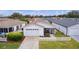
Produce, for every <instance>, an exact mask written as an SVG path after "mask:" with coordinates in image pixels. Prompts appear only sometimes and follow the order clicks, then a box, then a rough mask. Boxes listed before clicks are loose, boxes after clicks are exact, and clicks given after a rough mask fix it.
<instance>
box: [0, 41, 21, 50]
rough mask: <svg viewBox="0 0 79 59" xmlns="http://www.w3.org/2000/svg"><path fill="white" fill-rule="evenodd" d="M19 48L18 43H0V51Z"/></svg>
mask: <svg viewBox="0 0 79 59" xmlns="http://www.w3.org/2000/svg"><path fill="white" fill-rule="evenodd" d="M19 46H20V42H11V41H9V42H0V49H17V48H19Z"/></svg>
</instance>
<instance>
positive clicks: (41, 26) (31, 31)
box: [24, 18, 54, 36]
mask: <svg viewBox="0 0 79 59" xmlns="http://www.w3.org/2000/svg"><path fill="white" fill-rule="evenodd" d="M36 19H37V18H36ZM53 30H54V28H53V26H52V25H50V24H48V23H45V22H43V20H42V21H39V20H38V19H37V21H36V20H35V21H34V22H32V23H30V24H27V25H26V26H25V27H24V36H46V34H47V33H48V34H49V33H50V34H52V33H53V32H54V31H53Z"/></svg>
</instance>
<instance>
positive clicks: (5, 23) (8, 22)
mask: <svg viewBox="0 0 79 59" xmlns="http://www.w3.org/2000/svg"><path fill="white" fill-rule="evenodd" d="M23 23H24V22H23V21H19V20H18V19H9V18H0V28H8V27H12V26H15V25H20V24H23Z"/></svg>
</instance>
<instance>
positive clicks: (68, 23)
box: [47, 18, 79, 27]
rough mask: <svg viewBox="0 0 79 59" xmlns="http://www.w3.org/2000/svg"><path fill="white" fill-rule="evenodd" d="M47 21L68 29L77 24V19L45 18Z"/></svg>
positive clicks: (78, 22) (78, 19)
mask: <svg viewBox="0 0 79 59" xmlns="http://www.w3.org/2000/svg"><path fill="white" fill-rule="evenodd" d="M47 20H49V21H52V22H54V23H56V24H59V25H62V26H64V27H70V26H73V25H76V24H79V18H47Z"/></svg>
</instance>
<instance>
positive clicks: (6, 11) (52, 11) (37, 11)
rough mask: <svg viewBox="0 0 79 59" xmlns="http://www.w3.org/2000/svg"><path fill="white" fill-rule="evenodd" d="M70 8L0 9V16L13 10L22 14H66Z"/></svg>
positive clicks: (6, 14) (9, 13)
mask: <svg viewBox="0 0 79 59" xmlns="http://www.w3.org/2000/svg"><path fill="white" fill-rule="evenodd" d="M69 11H70V10H0V16H9V15H11V14H13V13H14V12H17V13H21V14H23V15H44V16H45V15H46V16H48V15H59V14H66V13H67V12H69Z"/></svg>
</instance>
